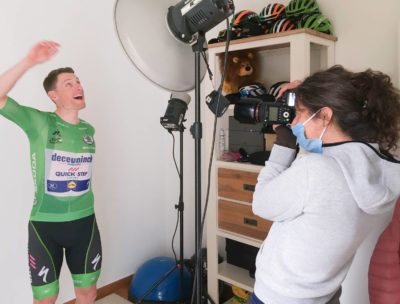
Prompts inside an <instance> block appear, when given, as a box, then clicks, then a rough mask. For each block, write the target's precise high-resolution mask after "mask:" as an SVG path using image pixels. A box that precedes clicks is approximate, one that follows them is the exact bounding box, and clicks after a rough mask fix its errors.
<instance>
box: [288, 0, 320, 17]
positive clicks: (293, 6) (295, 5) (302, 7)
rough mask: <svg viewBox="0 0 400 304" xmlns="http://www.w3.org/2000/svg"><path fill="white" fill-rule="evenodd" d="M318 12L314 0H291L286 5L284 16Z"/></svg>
mask: <svg viewBox="0 0 400 304" xmlns="http://www.w3.org/2000/svg"><path fill="white" fill-rule="evenodd" d="M315 13H319V6H318V3H317V1H316V0H291V1H290V2H289V4H288V6H287V7H286V16H298V15H302V14H315Z"/></svg>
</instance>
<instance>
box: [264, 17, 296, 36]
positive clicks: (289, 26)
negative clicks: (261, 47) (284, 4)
mask: <svg viewBox="0 0 400 304" xmlns="http://www.w3.org/2000/svg"><path fill="white" fill-rule="evenodd" d="M295 28H296V24H295V23H294V22H293V21H292V20H291V19H289V18H283V19H281V20H278V21H276V22H275V24H274V26H273V27H272V29H270V33H280V32H286V31H290V30H293V29H295Z"/></svg>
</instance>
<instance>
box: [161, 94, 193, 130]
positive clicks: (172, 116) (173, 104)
mask: <svg viewBox="0 0 400 304" xmlns="http://www.w3.org/2000/svg"><path fill="white" fill-rule="evenodd" d="M189 102H190V95H189V94H187V93H181V92H174V93H171V97H170V99H169V101H168V107H167V110H166V111H165V115H164V116H163V117H160V123H161V125H162V126H163V127H164V128H165V129H167V130H168V131H178V130H180V129H181V128H182V123H183V121H184V119H185V113H186V110H187V108H188V104H189Z"/></svg>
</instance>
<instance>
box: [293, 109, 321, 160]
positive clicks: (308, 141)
mask: <svg viewBox="0 0 400 304" xmlns="http://www.w3.org/2000/svg"><path fill="white" fill-rule="evenodd" d="M319 111H320V110H318V111H317V112H315V113H314V114H313V115H311V116H310V118H308V119H307V120H306V121H305V122H299V123H297V124H296V125H295V126H293V127H292V133H293V135H294V136H296V137H297V143H298V144H299V145H300V147H302V148H303V149H304V150H306V151H308V152H312V153H320V154H321V153H322V136H324V133H325V131H326V127H325V128H324V129H323V130H322V133H321V135H320V136H319V138H306V136H305V132H304V126H305V125H306V123H308V122H309V121H310V120H311V119H313V118H314V116H315V115H317V113H318V112H319Z"/></svg>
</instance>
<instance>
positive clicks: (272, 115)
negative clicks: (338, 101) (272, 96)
mask: <svg viewBox="0 0 400 304" xmlns="http://www.w3.org/2000/svg"><path fill="white" fill-rule="evenodd" d="M295 101H296V95H295V93H294V92H293V91H291V90H288V91H286V92H285V93H284V94H283V95H282V96H281V97H280V98H278V99H277V100H276V101H275V102H269V101H267V102H266V101H263V100H262V99H260V98H241V99H240V101H238V102H236V104H235V107H234V110H233V113H234V114H233V116H234V117H235V119H236V120H238V121H239V122H241V123H252V124H255V123H260V122H262V123H263V124H264V126H267V125H273V124H279V125H286V124H289V123H291V122H292V120H293V119H294V116H295V115H296V111H295Z"/></svg>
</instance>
